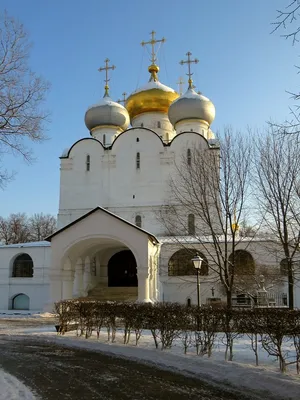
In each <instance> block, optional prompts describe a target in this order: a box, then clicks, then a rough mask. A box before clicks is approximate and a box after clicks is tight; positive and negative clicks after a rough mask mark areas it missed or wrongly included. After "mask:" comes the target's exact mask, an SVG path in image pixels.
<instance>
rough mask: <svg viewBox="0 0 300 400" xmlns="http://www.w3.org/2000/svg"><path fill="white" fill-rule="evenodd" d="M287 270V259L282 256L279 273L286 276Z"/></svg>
mask: <svg viewBox="0 0 300 400" xmlns="http://www.w3.org/2000/svg"><path fill="white" fill-rule="evenodd" d="M288 271H289V265H288V259H287V258H284V259H283V260H281V261H280V273H281V275H283V276H288Z"/></svg>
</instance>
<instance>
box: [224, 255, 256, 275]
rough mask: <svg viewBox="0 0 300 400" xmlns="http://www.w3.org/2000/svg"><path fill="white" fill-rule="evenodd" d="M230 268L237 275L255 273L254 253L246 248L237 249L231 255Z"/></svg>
mask: <svg viewBox="0 0 300 400" xmlns="http://www.w3.org/2000/svg"><path fill="white" fill-rule="evenodd" d="M229 262H230V263H231V265H230V269H231V271H234V273H235V275H254V274H255V263H254V260H253V257H252V255H251V254H250V253H249V252H248V251H246V250H236V251H235V252H234V257H233V254H230V256H229Z"/></svg>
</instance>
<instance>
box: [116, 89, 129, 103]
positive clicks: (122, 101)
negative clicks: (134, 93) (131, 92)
mask: <svg viewBox="0 0 300 400" xmlns="http://www.w3.org/2000/svg"><path fill="white" fill-rule="evenodd" d="M126 94H127V93H126V92H124V93H122V96H123V99H119V100H118V103H123V104H125V103H126V100H127V98H126Z"/></svg>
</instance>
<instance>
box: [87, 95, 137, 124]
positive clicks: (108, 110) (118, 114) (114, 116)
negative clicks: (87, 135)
mask: <svg viewBox="0 0 300 400" xmlns="http://www.w3.org/2000/svg"><path fill="white" fill-rule="evenodd" d="M84 121H85V125H86V127H87V128H88V129H89V131H92V130H93V129H95V128H96V127H99V126H103V125H108V126H118V127H120V128H122V129H123V130H126V129H127V128H128V126H129V122H130V121H129V115H128V112H127V110H126V108H125V107H123V106H122V105H121V104H119V103H116V102H115V101H113V100H112V99H111V98H110V97H109V96H108V94H107V95H104V97H103V99H102V100H101V101H100V102H99V103H97V104H95V105H93V106H91V107H89V108H88V110H87V112H86V113H85V117H84Z"/></svg>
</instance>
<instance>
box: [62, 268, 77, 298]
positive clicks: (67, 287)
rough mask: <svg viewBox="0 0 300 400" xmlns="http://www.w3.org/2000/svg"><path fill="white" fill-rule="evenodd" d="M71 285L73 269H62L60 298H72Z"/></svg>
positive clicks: (72, 282) (72, 283)
mask: <svg viewBox="0 0 300 400" xmlns="http://www.w3.org/2000/svg"><path fill="white" fill-rule="evenodd" d="M73 285H74V273H73V271H63V281H62V298H63V299H64V300H68V299H72V298H73Z"/></svg>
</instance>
